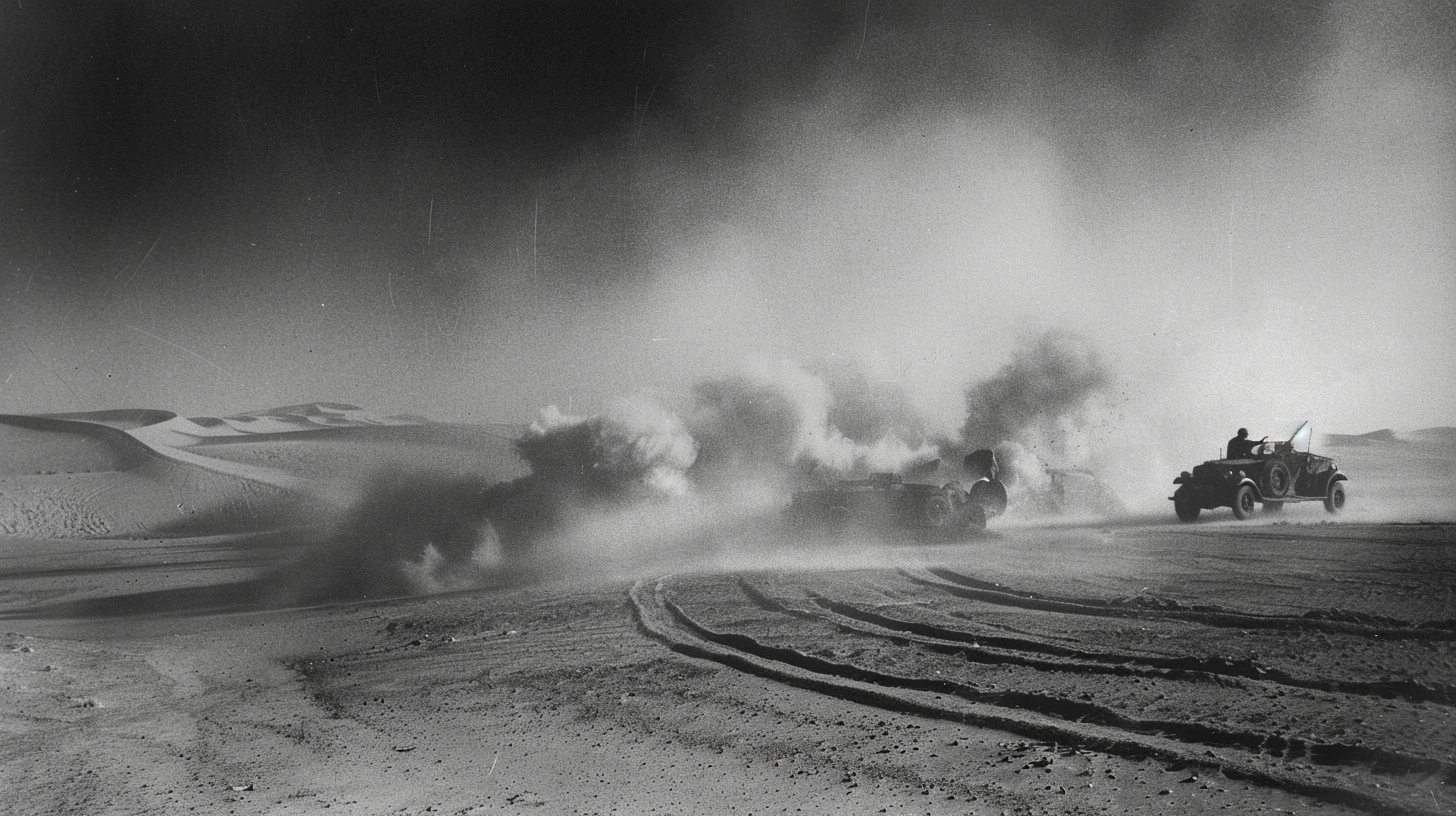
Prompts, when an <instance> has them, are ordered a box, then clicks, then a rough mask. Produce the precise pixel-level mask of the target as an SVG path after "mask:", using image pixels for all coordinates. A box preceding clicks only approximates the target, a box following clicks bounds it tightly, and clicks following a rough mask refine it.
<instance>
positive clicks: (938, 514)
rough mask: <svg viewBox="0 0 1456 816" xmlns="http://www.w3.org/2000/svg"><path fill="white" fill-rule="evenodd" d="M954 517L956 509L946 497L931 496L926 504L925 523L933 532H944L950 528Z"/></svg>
mask: <svg viewBox="0 0 1456 816" xmlns="http://www.w3.org/2000/svg"><path fill="white" fill-rule="evenodd" d="M954 515H955V508H954V507H952V506H951V503H950V499H949V498H947V497H945V496H931V497H930V498H929V499H928V500H927V501H926V502H925V523H926V524H928V525H929V526H930V528H931V529H933V530H944V529H945V528H946V527H948V526H950V520H951V517H952V516H954Z"/></svg>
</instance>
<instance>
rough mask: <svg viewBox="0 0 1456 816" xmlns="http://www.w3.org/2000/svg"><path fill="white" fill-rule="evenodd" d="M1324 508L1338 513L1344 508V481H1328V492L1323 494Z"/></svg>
mask: <svg viewBox="0 0 1456 816" xmlns="http://www.w3.org/2000/svg"><path fill="white" fill-rule="evenodd" d="M1325 509H1326V510H1328V511H1330V512H1331V513H1338V512H1340V511H1341V510H1344V509H1345V483H1344V482H1330V492H1329V493H1326V494H1325Z"/></svg>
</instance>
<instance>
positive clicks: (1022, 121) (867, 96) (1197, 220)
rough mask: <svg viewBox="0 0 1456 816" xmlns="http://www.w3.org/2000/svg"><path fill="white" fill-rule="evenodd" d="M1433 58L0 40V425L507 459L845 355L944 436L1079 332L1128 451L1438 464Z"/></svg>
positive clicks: (457, 8)
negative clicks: (700, 388) (1367, 437)
mask: <svg viewBox="0 0 1456 816" xmlns="http://www.w3.org/2000/svg"><path fill="white" fill-rule="evenodd" d="M1453 16H1456V14H1453V11H1452V6H1451V5H1450V4H1449V3H1438V2H1430V3H1408V4H1401V5H1400V6H1398V7H1397V8H1395V9H1393V10H1392V9H1388V8H1386V7H1385V5H1384V4H1375V3H1318V2H1297V3H1296V2H1291V3H1279V4H1268V3H1242V4H1241V3H1227V2H1220V3H1149V2H1106V3H1083V2H1065V3H1036V4H1025V5H1023V4H1017V3H974V2H923V3H916V2H910V3H904V2H897V3H889V2H875V1H874V0H871V2H853V3H842V2H841V3H830V2H823V3H792V2H791V3H781V2H772V3H744V2H731V3H713V2H679V3H642V2H605V1H604V0H603V1H601V2H579V3H569V2H529V3H512V2H476V3H452V2H433V3H423V2H402V3H379V2H340V3H315V2H277V3H247V2H232V3H215V2H177V3H165V2H147V3H143V2H111V3H94V2H79V3H69V4H68V3H47V4H40V3H31V2H16V0H8V2H7V4H6V5H5V6H4V7H3V9H0V174H3V186H0V251H3V256H0V380H3V384H0V411H10V412H27V413H28V412H42V411H67V410H91V409H98V408H112V407H124V406H139V407H157V408H165V409H169V410H176V411H179V412H181V413H184V414H188V415H198V414H227V413H231V412H236V411H242V410H248V409H253V408H262V407H268V406H270V405H282V404H289V403H296V402H305V401H310V400H329V401H337V402H352V403H356V404H360V405H363V406H365V407H368V408H371V409H375V410H379V411H381V412H406V411H408V412H414V413H423V414H426V415H428V416H433V417H436V418H440V419H465V420H473V421H490V420H497V419H504V420H521V419H527V418H529V417H530V416H531V415H532V414H533V413H534V412H535V411H536V410H537V409H539V408H541V407H543V406H544V405H546V404H548V403H557V404H560V405H562V407H563V408H567V407H568V406H570V407H571V408H573V409H575V410H594V409H595V408H596V407H597V406H599V405H600V403H601V402H602V400H605V399H607V398H609V397H612V396H616V395H622V394H628V393H635V392H644V393H648V394H651V395H655V396H658V397H659V398H662V399H663V400H665V401H668V402H671V401H672V400H673V399H674V395H677V394H681V393H683V392H684V391H685V389H686V386H687V385H688V384H690V383H691V382H692V381H693V380H694V379H695V378H697V377H699V376H702V375H704V374H711V373H715V372H718V371H722V370H728V369H731V368H733V367H734V366H736V365H739V364H740V362H741V361H742V360H743V359H746V358H755V357H757V358H769V359H777V358H788V359H793V360H798V361H802V362H809V361H813V360H816V359H825V358H832V357H853V358H858V359H860V360H862V361H864V363H865V365H867V366H868V367H870V368H871V369H872V370H874V371H875V372H877V373H879V374H881V375H883V377H885V378H886V379H893V380H895V381H897V382H901V383H903V384H904V386H905V388H906V389H907V390H908V391H909V392H910V393H911V394H912V395H913V396H914V397H915V398H916V399H917V400H918V401H919V402H920V403H921V405H922V407H923V408H924V409H925V410H927V411H928V412H929V413H930V414H932V415H934V416H936V417H937V418H938V419H939V420H940V421H941V422H942V424H944V425H945V426H947V427H954V426H956V425H957V424H959V421H960V417H957V416H955V415H954V414H955V412H956V411H957V410H959V406H958V401H959V399H960V396H959V395H960V393H961V392H962V391H963V389H964V387H965V384H966V383H967V382H968V381H969V380H971V379H973V378H975V377H977V376H984V375H986V374H987V373H989V372H991V371H994V370H995V369H996V368H998V367H999V366H1000V365H1002V364H1003V363H1004V362H1005V360H1006V359H1007V358H1008V356H1009V354H1010V352H1011V350H1012V349H1013V348H1014V347H1015V346H1016V344H1017V343H1018V342H1019V340H1018V338H1019V337H1020V336H1022V335H1023V334H1025V333H1026V332H1028V331H1035V330H1040V329H1045V328H1051V327H1064V328H1069V329H1072V330H1076V331H1079V332H1082V333H1084V334H1087V335H1089V336H1091V337H1092V338H1093V339H1094V340H1095V341H1097V342H1098V343H1099V344H1101V345H1102V346H1104V347H1105V348H1106V349H1107V351H1108V352H1109V354H1110V355H1111V356H1112V357H1113V358H1114V359H1116V360H1118V361H1119V365H1120V366H1121V369H1122V370H1123V371H1124V372H1125V375H1126V377H1127V378H1128V381H1129V382H1131V383H1134V384H1135V387H1136V390H1137V392H1138V394H1137V397H1138V401H1139V403H1140V404H1141V406H1142V410H1144V411H1146V412H1147V413H1149V414H1165V413H1168V412H1169V411H1170V410H1174V409H1177V410H1184V409H1183V406H1189V405H1196V406H1197V407H1196V408H1188V409H1186V410H1190V411H1192V413H1193V415H1194V416H1196V418H1197V419H1196V421H1200V422H1201V421H1207V422H1208V423H1210V426H1211V427H1217V428H1223V426H1224V425H1227V424H1228V422H1229V421H1230V420H1229V419H1228V417H1230V416H1238V417H1247V416H1250V415H1253V416H1254V417H1269V418H1271V420H1273V419H1277V420H1284V419H1293V418H1295V417H1296V416H1297V415H1301V416H1302V415H1305V414H1315V415H1320V416H1322V417H1325V418H1326V419H1327V423H1326V425H1328V424H1329V423H1333V424H1334V425H1336V426H1338V427H1330V428H1328V429H1329V430H1347V431H1354V432H1360V431H1364V430H1370V429H1372V428H1374V427H1384V426H1389V425H1395V426H1397V427H1401V426H1408V427H1420V426H1423V425H1432V424H1456V398H1453V388H1456V386H1453V382H1456V364H1453V363H1452V362H1451V360H1452V359H1453V355H1452V352H1453V351H1456V329H1453V328H1452V326H1453V325H1456V320H1453V319H1452V318H1453V316H1456V308H1453V305H1456V296H1453V282H1452V281H1453V277H1456V274H1453V273H1456V268H1453V267H1456V253H1453V229H1456V228H1453V224H1456V203H1453V199H1456V193H1453V190H1456V170H1453V164H1456V158H1453V157H1456V145H1453V137H1452V134H1453V133H1456V111H1453V105H1456V102H1453V99H1456V91H1453V88H1456V83H1453V74H1456V57H1453V46H1452V43H1453V42H1456V20H1453ZM1372 372H1380V376H1379V378H1378V381H1377V379H1376V378H1374V377H1372V376H1371V374H1372ZM1235 421H1236V422H1237V420H1235ZM1249 421H1254V420H1249ZM1367 426H1369V427H1367ZM1224 435H1225V436H1226V435H1227V434H1224Z"/></svg>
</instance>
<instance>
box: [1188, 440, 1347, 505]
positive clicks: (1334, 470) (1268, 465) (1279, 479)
mask: <svg viewBox="0 0 1456 816" xmlns="http://www.w3.org/2000/svg"><path fill="white" fill-rule="evenodd" d="M1312 435H1313V432H1312V431H1311V429H1310V424H1309V423H1308V422H1306V423H1304V424H1303V425H1300V426H1299V430H1297V431H1295V432H1294V435H1293V436H1291V437H1289V440H1288V441H1287V442H1262V443H1260V444H1259V445H1258V446H1256V447H1255V448H1254V450H1253V451H1252V452H1251V453H1250V454H1249V455H1248V456H1247V457H1243V458H1238V459H1213V460H1210V461H1207V462H1204V463H1203V464H1201V465H1198V466H1197V467H1195V468H1193V471H1192V472H1191V473H1190V472H1188V471H1186V470H1185V471H1183V472H1182V473H1181V474H1179V475H1178V478H1176V479H1174V480H1173V483H1174V484H1176V485H1178V489H1177V490H1175V491H1174V492H1173V495H1172V496H1171V497H1169V498H1171V499H1172V501H1173V510H1174V512H1176V513H1177V514H1178V518H1179V519H1181V520H1183V521H1194V520H1195V519H1197V518H1198V514H1199V512H1200V511H1202V510H1212V509H1213V508H1215V507H1232V508H1233V510H1234V517H1235V518H1238V519H1240V520H1243V519H1246V518H1248V517H1249V516H1251V515H1253V514H1254V509H1255V507H1256V506H1257V505H1259V504H1262V505H1264V509H1265V511H1269V512H1275V511H1279V510H1282V509H1284V505H1286V504H1289V503H1291V502H1305V501H1322V502H1324V504H1325V509H1326V510H1328V511H1329V512H1331V513H1338V512H1340V511H1341V510H1343V509H1344V507H1345V482H1346V477H1345V474H1344V473H1341V472H1340V468H1339V466H1338V465H1336V464H1335V462H1334V460H1333V459H1330V458H1329V457H1327V456H1316V455H1315V454H1313V453H1310V452H1309V443H1310V437H1311V436H1312Z"/></svg>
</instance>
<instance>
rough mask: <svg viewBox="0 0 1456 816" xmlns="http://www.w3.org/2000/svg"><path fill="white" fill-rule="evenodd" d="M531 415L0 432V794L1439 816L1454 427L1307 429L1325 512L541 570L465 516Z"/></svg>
mask: <svg viewBox="0 0 1456 816" xmlns="http://www.w3.org/2000/svg"><path fill="white" fill-rule="evenodd" d="M519 432H520V429H519V428H513V427H510V426H505V425H502V426H466V425H449V424H443V423H433V422H429V421H427V420H424V419H422V418H420V417H415V416H398V417H379V416H373V415H370V414H369V413H368V412H366V411H363V410H360V409H358V408H355V407H353V406H344V405H331V404H327V403H321V404H312V405H300V406H289V407H287V408H280V409H272V410H268V411H256V412H251V413H248V414H239V415H237V416H234V417H226V418H223V417H192V418H184V417H179V416H176V415H174V414H172V413H170V412H166V411H160V410H150V409H149V410H132V411H106V412H92V413H86V414H71V415H57V416H44V417H41V416H27V417H20V416H8V417H3V418H0V564H3V569H0V616H3V617H4V622H3V625H0V631H3V632H4V635H3V641H4V646H3V650H0V729H3V731H4V733H5V735H6V737H5V739H4V740H3V741H0V789H3V790H4V791H5V800H6V808H5V810H6V812H9V813H16V814H53V813H90V814H112V813H116V814H121V813H228V814H274V813H278V814H283V813H321V812H327V813H345V814H351V813H352V814H385V813H410V814H416V813H426V812H428V813H449V814H470V813H499V812H517V811H527V812H529V811H535V812H540V813H562V814H576V813H579V814H609V813H618V814H638V813H661V814H670V813H676V814H687V813H708V814H729V813H731V814H749V813H762V814H767V813H825V814H828V813H915V814H922V813H923V814H1005V813H1011V814H1042V813H1045V814H1067V813H1089V814H1090V813H1135V814H1147V813H1192V814H1200V813H1323V814H1342V813H1381V814H1384V813H1392V814H1397V813H1430V814H1437V813H1450V812H1452V811H1453V810H1456V793H1453V783H1456V721H1453V717H1452V715H1453V712H1456V666H1453V642H1456V597H1453V594H1452V587H1453V586H1456V555H1453V553H1456V549H1453V545H1456V529H1453V527H1452V524H1451V522H1452V521H1453V518H1452V516H1453V507H1452V503H1451V499H1450V498H1449V487H1450V477H1449V473H1450V472H1451V470H1450V469H1451V466H1452V464H1453V460H1456V447H1453V446H1452V443H1451V441H1450V439H1449V438H1447V437H1446V436H1443V435H1442V434H1440V433H1433V434H1427V435H1425V436H1424V437H1421V438H1415V437H1412V438H1409V439H1404V438H1396V437H1394V436H1382V435H1379V434H1375V435H1370V436H1368V437H1343V438H1339V439H1329V440H1326V442H1325V444H1326V446H1327V447H1326V448H1325V449H1324V451H1323V452H1325V453H1327V454H1329V455H1332V456H1335V457H1336V458H1337V460H1338V461H1340V463H1341V465H1342V467H1343V468H1344V469H1345V470H1346V471H1347V472H1348V473H1349V474H1350V479H1351V481H1350V506H1349V509H1348V511H1347V512H1346V513H1344V514H1342V515H1340V516H1338V517H1331V516H1328V515H1327V514H1326V513H1325V511H1324V510H1323V509H1322V508H1321V507H1320V506H1319V505H1318V504H1317V503H1311V504H1303V505H1298V506H1294V507H1290V508H1288V509H1286V510H1285V511H1284V512H1283V513H1281V514H1280V515H1278V516H1274V515H1268V516H1264V517H1261V518H1258V519H1255V520H1251V521H1247V522H1235V521H1233V520H1232V517H1231V515H1229V514H1228V513H1227V511H1224V512H1223V513H1219V512H1216V511H1213V512H1209V513H1206V514H1205V515H1204V518H1203V519H1201V520H1200V521H1199V522H1196V523H1193V524H1186V525H1184V524H1179V523H1178V522H1176V521H1175V520H1174V518H1173V513H1172V509H1171V505H1170V506H1169V507H1167V508H1160V512H1154V511H1152V510H1148V511H1146V512H1143V511H1136V510H1135V511H1132V512H1129V513H1127V514H1123V515H1119V516H1117V517H1112V518H1093V517H1054V518H1038V517H1033V516H1021V517H1017V516H1016V514H1015V513H1014V512H1011V513H1008V514H1007V516H1006V517H1005V518H1003V519H998V520H996V521H994V522H993V523H992V525H991V527H990V529H989V530H988V531H987V532H986V533H985V534H984V535H982V536H978V537H976V538H974V539H972V540H970V541H966V542H957V543H952V544H935V545H928V544H916V543H909V542H901V541H894V540H892V541H883V540H863V539H858V538H854V537H850V538H845V539H837V538H832V537H814V538H811V539H806V540H800V539H797V538H794V537H791V536H788V535H787V534H786V533H785V532H784V531H783V530H782V529H781V528H780V527H779V526H778V525H777V524H776V523H775V519H774V518H773V517H772V515H771V514H759V515H753V514H751V513H741V514H738V515H735V516H733V517H732V519H731V520H730V521H724V520H723V515H722V508H717V509H716V510H715V512H716V513H719V515H718V516H717V517H716V520H715V523H712V524H708V523H704V524H701V525H695V524H693V523H691V521H690V520H691V517H692V513H691V512H689V513H681V512H678V513H674V514H671V515H669V516H667V517H664V516H661V515H657V514H653V513H640V514H624V515H622V516H620V517H617V518H615V519H613V520H612V521H611V523H610V524H601V525H596V526H593V527H590V528H589V529H590V530H592V531H595V532H594V536H595V537H593V535H586V536H585V537H581V536H578V537H577V538H573V539H568V538H558V539H552V540H550V541H547V542H546V543H543V544H542V545H541V547H540V549H539V551H532V552H522V551H520V550H519V549H513V548H512V547H511V546H510V545H509V544H502V543H501V542H499V541H495V540H493V539H492V537H491V536H490V535H487V534H483V533H481V529H482V527H481V526H480V519H479V518H477V517H476V516H474V515H472V511H471V509H470V507H471V506H472V504H473V503H475V502H479V501H484V500H487V499H489V497H491V496H494V495H496V494H495V493H493V492H492V491H493V490H497V489H498V486H499V485H503V484H507V483H510V482H512V480H518V479H521V478H522V477H524V476H526V474H527V468H526V466H525V465H524V464H523V463H522V461H521V460H520V458H519V457H518V456H517V455H516V451H515V447H514V440H515V438H516V436H517V435H518V434H519ZM1189 464H1190V465H1191V464H1192V463H1189ZM1173 475H1175V474H1173V473H1169V474H1168V479H1169V482H1170V489H1171V479H1172V476H1173ZM483 497H484V498H483ZM785 498H786V497H785ZM664 518H666V520H664ZM685 518H686V519H688V521H684V519H685ZM543 540H544V539H543ZM583 541H585V542H586V543H587V545H588V546H582V542H583Z"/></svg>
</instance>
